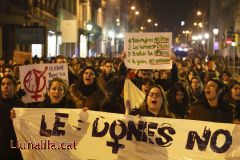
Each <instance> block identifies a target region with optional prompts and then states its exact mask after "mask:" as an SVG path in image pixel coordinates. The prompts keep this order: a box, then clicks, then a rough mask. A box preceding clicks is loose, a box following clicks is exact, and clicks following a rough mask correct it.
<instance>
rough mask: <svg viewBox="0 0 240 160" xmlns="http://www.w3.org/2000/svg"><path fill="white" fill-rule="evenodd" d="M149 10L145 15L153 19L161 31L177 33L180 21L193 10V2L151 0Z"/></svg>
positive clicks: (191, 0)
mask: <svg viewBox="0 0 240 160" xmlns="http://www.w3.org/2000/svg"><path fill="white" fill-rule="evenodd" d="M151 5H152V6H151V7H152V8H151V10H150V11H149V13H147V14H148V15H149V16H151V17H154V18H152V19H154V21H157V23H158V24H159V29H160V30H161V31H169V32H174V34H176V32H178V31H179V29H180V25H181V21H182V20H185V19H186V17H188V16H189V14H190V13H191V11H192V10H193V7H192V6H193V0H151Z"/></svg>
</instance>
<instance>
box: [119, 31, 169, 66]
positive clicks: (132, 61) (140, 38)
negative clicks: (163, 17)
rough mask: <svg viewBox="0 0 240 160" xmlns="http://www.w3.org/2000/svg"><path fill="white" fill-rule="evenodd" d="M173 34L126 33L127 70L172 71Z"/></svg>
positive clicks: (125, 61)
mask: <svg viewBox="0 0 240 160" xmlns="http://www.w3.org/2000/svg"><path fill="white" fill-rule="evenodd" d="M171 47H172V33H170V32H159V33H126V34H125V38H124V50H125V52H126V59H125V60H124V63H125V65H126V67H127V68H132V69H171V68H172V61H171V55H172V49H171Z"/></svg>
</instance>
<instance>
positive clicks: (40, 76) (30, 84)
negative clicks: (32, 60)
mask: <svg viewBox="0 0 240 160" xmlns="http://www.w3.org/2000/svg"><path fill="white" fill-rule="evenodd" d="M19 71H20V82H21V89H24V91H25V92H26V95H25V96H23V97H22V100H23V102H25V103H30V102H41V101H43V99H44V94H45V93H46V91H47V89H48V84H49V81H50V80H52V79H53V78H56V77H58V78H62V79H63V80H65V81H66V83H67V84H68V65H67V63H49V64H47V63H44V64H32V65H24V66H20V67H19Z"/></svg>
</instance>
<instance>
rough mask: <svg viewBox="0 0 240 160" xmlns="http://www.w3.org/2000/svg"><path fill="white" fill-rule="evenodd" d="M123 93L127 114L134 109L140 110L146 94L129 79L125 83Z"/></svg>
mask: <svg viewBox="0 0 240 160" xmlns="http://www.w3.org/2000/svg"><path fill="white" fill-rule="evenodd" d="M123 91H124V94H123V95H124V97H123V98H124V105H125V110H126V114H128V113H129V112H130V111H131V110H132V109H134V108H139V106H140V104H142V103H143V101H144V98H145V94H144V93H143V92H142V91H141V90H140V89H138V88H137V86H135V85H134V84H133V83H132V82H131V80H130V79H128V78H127V79H126V80H125V82H124V88H123Z"/></svg>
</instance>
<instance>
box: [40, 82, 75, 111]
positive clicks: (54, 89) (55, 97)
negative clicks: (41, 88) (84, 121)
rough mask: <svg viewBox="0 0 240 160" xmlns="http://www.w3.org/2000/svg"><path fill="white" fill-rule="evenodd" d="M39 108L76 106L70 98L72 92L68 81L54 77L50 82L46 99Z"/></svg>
mask: <svg viewBox="0 0 240 160" xmlns="http://www.w3.org/2000/svg"><path fill="white" fill-rule="evenodd" d="M37 107H38V108H75V104H74V102H73V101H72V100H71V98H70V94H69V91H68V88H67V85H66V83H65V82H64V80H63V79H61V78H54V79H52V80H51V82H50V83H49V87H48V92H47V93H46V95H45V99H44V101H43V102H41V103H40V104H39V105H38V106H37Z"/></svg>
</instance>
